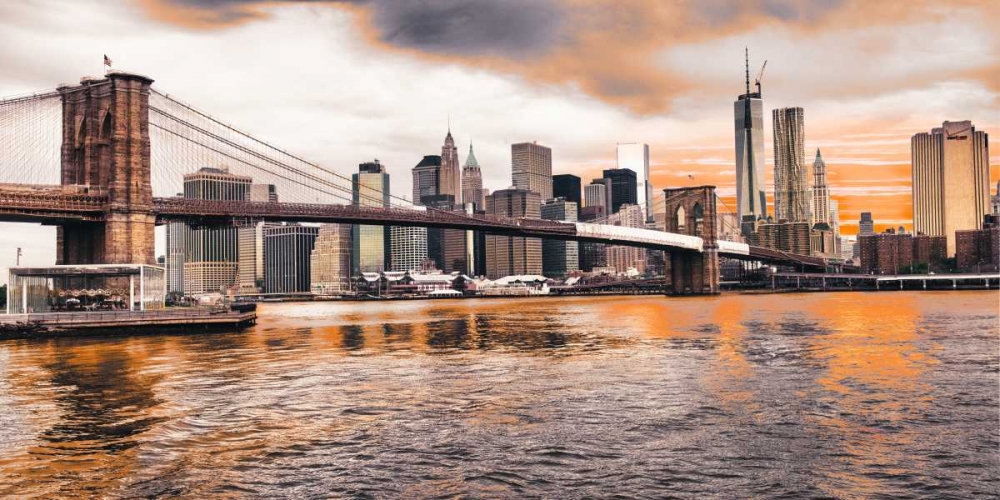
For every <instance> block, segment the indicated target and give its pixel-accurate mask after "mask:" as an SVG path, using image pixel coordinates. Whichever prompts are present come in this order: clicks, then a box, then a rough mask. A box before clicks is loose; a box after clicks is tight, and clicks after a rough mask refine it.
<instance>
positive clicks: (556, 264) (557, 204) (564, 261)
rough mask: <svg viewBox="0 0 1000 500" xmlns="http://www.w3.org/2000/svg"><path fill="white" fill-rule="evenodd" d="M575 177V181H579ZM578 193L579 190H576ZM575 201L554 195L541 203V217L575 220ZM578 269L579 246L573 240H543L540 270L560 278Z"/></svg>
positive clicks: (547, 274)
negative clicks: (554, 196)
mask: <svg viewBox="0 0 1000 500" xmlns="http://www.w3.org/2000/svg"><path fill="white" fill-rule="evenodd" d="M579 180H580V179H579V178H577V182H579ZM578 193H579V192H578ZM576 212H577V208H576V203H575V202H572V201H568V200H566V199H565V198H561V197H556V198H553V199H551V200H549V201H547V202H546V203H545V204H544V205H542V218H543V219H547V220H561V221H567V222H576V220H577V219H576ZM579 269H580V246H579V243H577V242H575V241H561V240H543V241H542V272H543V274H545V276H548V277H550V278H562V277H564V276H566V273H569V272H572V271H577V270H579Z"/></svg>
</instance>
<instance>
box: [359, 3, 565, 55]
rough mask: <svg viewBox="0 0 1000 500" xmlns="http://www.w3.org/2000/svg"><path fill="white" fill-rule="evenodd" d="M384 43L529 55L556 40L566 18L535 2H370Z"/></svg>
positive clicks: (558, 9)
mask: <svg viewBox="0 0 1000 500" xmlns="http://www.w3.org/2000/svg"><path fill="white" fill-rule="evenodd" d="M372 6H373V7H374V9H375V11H374V12H375V15H374V21H375V27H376V28H377V29H378V30H379V32H380V33H381V38H382V40H383V41H385V42H387V43H390V44H393V45H397V46H402V47H411V48H416V49H420V50H426V51H431V52H437V53H446V54H461V55H486V54H489V55H530V54H532V53H538V52H544V51H545V50H546V49H548V48H550V47H552V46H553V45H554V44H555V43H556V41H557V40H558V38H559V32H560V31H561V29H562V26H563V24H564V23H563V20H564V19H565V16H566V13H565V12H564V11H563V10H562V9H563V8H562V7H561V6H557V5H556V4H555V3H553V2H547V1H539V0H506V1H503V2H496V1H491V0H477V1H460V0H424V1H417V2H392V1H387V0H382V1H375V2H373V4H372Z"/></svg>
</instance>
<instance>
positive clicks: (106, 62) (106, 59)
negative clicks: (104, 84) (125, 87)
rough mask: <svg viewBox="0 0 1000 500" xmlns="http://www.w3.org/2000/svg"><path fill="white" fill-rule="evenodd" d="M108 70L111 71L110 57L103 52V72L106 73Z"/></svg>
mask: <svg viewBox="0 0 1000 500" xmlns="http://www.w3.org/2000/svg"><path fill="white" fill-rule="evenodd" d="M109 71H111V58H110V57H108V55H107V54H104V74H105V75H106V74H108V72H109Z"/></svg>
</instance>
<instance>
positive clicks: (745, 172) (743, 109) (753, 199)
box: [733, 52, 767, 224]
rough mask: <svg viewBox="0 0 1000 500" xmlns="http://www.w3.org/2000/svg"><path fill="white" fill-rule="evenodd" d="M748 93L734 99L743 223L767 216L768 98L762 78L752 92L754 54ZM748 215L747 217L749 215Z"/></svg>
mask: <svg viewBox="0 0 1000 500" xmlns="http://www.w3.org/2000/svg"><path fill="white" fill-rule="evenodd" d="M746 77H747V78H746V93H745V94H743V95H741V96H739V97H738V98H737V99H736V102H734V103H733V111H734V118H735V122H736V213H737V217H738V218H739V220H740V223H741V224H742V223H743V222H744V221H748V222H752V221H755V220H757V219H760V218H767V196H766V195H765V194H764V180H763V179H764V177H763V173H762V172H763V170H764V100H763V99H762V96H761V91H760V84H759V82H758V85H757V92H750V55H749V52H748V53H747V62H746ZM745 218H747V219H745Z"/></svg>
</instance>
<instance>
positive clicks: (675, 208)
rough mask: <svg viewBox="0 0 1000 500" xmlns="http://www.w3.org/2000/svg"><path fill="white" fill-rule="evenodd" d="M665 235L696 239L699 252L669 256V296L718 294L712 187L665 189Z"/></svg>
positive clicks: (715, 218) (716, 235) (713, 193)
mask: <svg viewBox="0 0 1000 500" xmlns="http://www.w3.org/2000/svg"><path fill="white" fill-rule="evenodd" d="M663 194H664V197H665V201H666V214H667V224H666V230H667V232H671V233H677V234H686V235H690V236H698V237H699V238H701V239H702V240H703V241H704V251H702V252H700V253H699V252H678V251H675V252H670V278H671V279H670V286H669V291H670V293H672V294H678V295H681V294H695V295H706V294H716V293H719V247H718V244H717V238H718V228H717V227H716V225H717V224H718V222H717V221H718V218H717V217H716V206H715V186H698V187H689V188H676V189H664V190H663Z"/></svg>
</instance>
